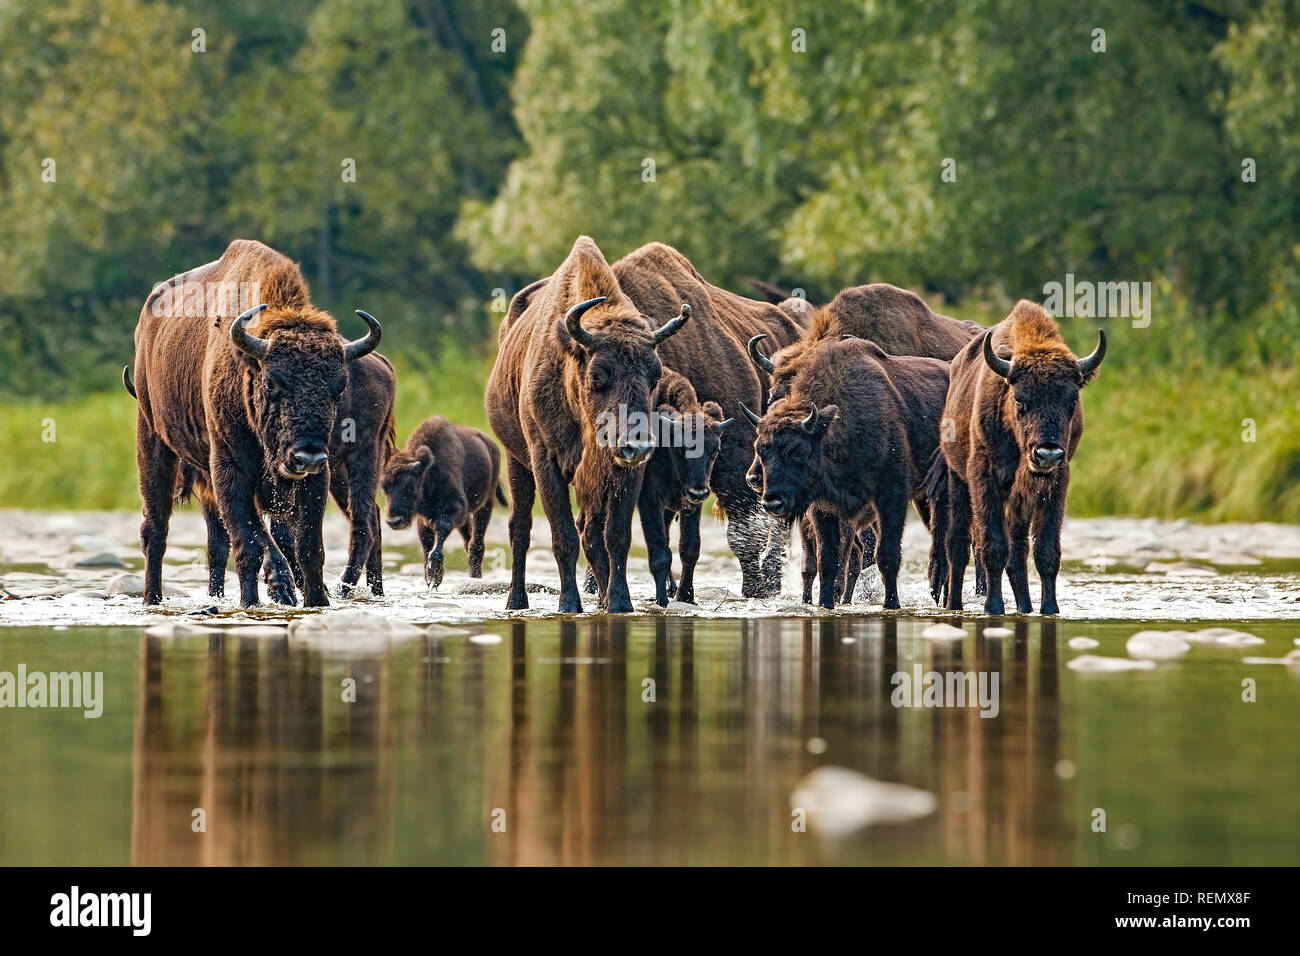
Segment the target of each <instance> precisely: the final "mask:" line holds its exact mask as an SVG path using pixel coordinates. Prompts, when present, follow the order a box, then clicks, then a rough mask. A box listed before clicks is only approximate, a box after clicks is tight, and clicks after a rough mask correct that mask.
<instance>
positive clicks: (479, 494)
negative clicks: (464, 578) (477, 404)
mask: <svg viewBox="0 0 1300 956" xmlns="http://www.w3.org/2000/svg"><path fill="white" fill-rule="evenodd" d="M500 474H501V452H500V450H499V449H498V448H497V445H496V442H494V441H493V440H492V439H490V438H488V436H487V435H484V434H483V433H482V432H481V431H479V430H477V429H475V428H470V427H468V426H466V425H453V424H452V423H451V422H449V421H447V419H446V418H445V417H444V416H442V415H435V416H434V417H433V418H427V419H425V420H424V421H423V422H421V423H420V425H419V426H418V427H417V428H416V429H415V431H413V432H411V437H410V438H408V439H407V441H406V445H405V447H404V448H402V449H401V450H399V451H395V452H393V454H392V455H391V456H390V457H389V459H388V464H387V465H386V466H385V467H384V482H383V483H384V497H385V498H387V499H388V524H389V527H391V528H394V529H397V530H399V531H400V530H402V529H404V528H409V527H410V526H411V521H412V520H413V519H414V521H415V523H416V527H417V530H418V532H419V535H420V549H421V551H423V553H424V581H425V583H426V584H429V585H432V586H433V587H435V588H436V587H438V585H440V584H442V572H443V557H442V546H443V543H444V542H445V541H446V540H447V536H448V535H449V534H451V532H452V531H453V530H455V531H459V532H460V534H461V537H462V538H463V539H464V541H465V552H466V554H467V555H468V557H469V576H470V577H471V578H481V577H482V576H483V548H484V538H485V537H486V535H487V528H488V522H489V521H491V520H492V496H493V494H494V493H495V495H496V497H497V500H499V501H500V502H501V503H502V504H506V499H505V496H504V495H503V494H502V492H501V486H500V485H499V483H498V482H499V477H500Z"/></svg>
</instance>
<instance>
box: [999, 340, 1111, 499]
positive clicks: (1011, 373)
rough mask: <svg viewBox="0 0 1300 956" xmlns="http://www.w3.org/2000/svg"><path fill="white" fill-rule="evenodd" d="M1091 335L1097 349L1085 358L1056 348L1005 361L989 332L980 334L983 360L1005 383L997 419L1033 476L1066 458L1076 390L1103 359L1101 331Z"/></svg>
mask: <svg viewBox="0 0 1300 956" xmlns="http://www.w3.org/2000/svg"><path fill="white" fill-rule="evenodd" d="M1097 335H1098V341H1097V347H1096V348H1095V349H1093V351H1092V354H1091V355H1088V356H1086V357H1085V358H1081V359H1076V358H1075V357H1074V356H1073V355H1072V354H1070V352H1069V350H1068V349H1065V348H1064V347H1058V348H1042V349H1036V350H1032V351H1026V352H1025V353H1024V354H1023V355H1015V356H1013V357H1012V358H1011V359H1006V358H1004V357H1002V356H1000V355H998V354H997V352H995V351H994V349H993V330H992V329H990V330H989V331H987V332H985V333H984V362H985V364H986V365H988V367H989V368H991V369H992V370H993V371H994V372H996V373H997V374H998V375H1000V376H1001V377H1002V378H1004V379H1006V381H1007V386H1008V387H1007V389H1006V396H1005V398H1004V399H1003V401H1004V403H1005V404H1004V405H1003V408H1002V420H1003V422H1005V423H1006V424H1007V426H1008V427H1009V428H1010V430H1011V431H1012V432H1013V433H1014V434H1015V436H1016V441H1017V442H1018V443H1019V445H1020V449H1021V451H1022V452H1023V453H1024V456H1025V464H1026V466H1027V467H1028V468H1029V470H1030V471H1031V472H1033V473H1034V474H1037V475H1050V474H1052V473H1053V472H1054V471H1056V469H1057V468H1059V467H1060V466H1061V465H1062V464H1063V463H1064V462H1065V460H1066V457H1067V455H1068V452H1067V449H1068V448H1070V447H1071V445H1072V442H1073V438H1074V429H1075V427H1077V423H1078V421H1079V418H1078V416H1077V415H1076V412H1077V411H1078V407H1079V389H1081V388H1083V386H1085V385H1087V384H1088V383H1089V382H1090V381H1092V378H1093V376H1094V375H1095V374H1096V372H1097V367H1098V366H1099V365H1101V361H1102V359H1104V358H1105V357H1106V333H1105V332H1104V331H1099V332H1098V333H1097Z"/></svg>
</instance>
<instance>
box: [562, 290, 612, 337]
mask: <svg viewBox="0 0 1300 956" xmlns="http://www.w3.org/2000/svg"><path fill="white" fill-rule="evenodd" d="M604 301H605V296H603V295H598V296H596V298H594V299H588V300H587V301H586V302H579V303H578V304H577V305H575V306H574V307H573V308H571V309H570V310H569V311H568V312H565V313H564V327H565V328H566V329H568V330H569V336H570V337H571V338H572V339H573V341H575V342H577V343H578V344H579V345H581V346H582V347H583V348H588V349H594V348H595V347H596V337H595V336H594V335H592V334H591V333H590V332H588V331H587V330H586V329H584V328H583V327H582V323H581V322H580V321H578V320H579V319H581V318H582V314H583V313H584V312H586V311H587V310H588V309H590V308H591V307H592V306H593V305H600V303H602V302H604Z"/></svg>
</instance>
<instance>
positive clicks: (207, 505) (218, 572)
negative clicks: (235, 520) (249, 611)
mask: <svg viewBox="0 0 1300 956" xmlns="http://www.w3.org/2000/svg"><path fill="white" fill-rule="evenodd" d="M201 507H202V509H203V523H204V524H205V525H207V528H208V596H209V597H224V596H225V594H226V562H227V561H229V560H230V535H229V534H228V533H227V532H226V526H225V524H224V523H223V522H222V520H221V512H219V511H218V510H217V503H216V502H215V501H213V500H212V499H210V498H208V497H206V496H205V497H204V498H203V499H202V502H201Z"/></svg>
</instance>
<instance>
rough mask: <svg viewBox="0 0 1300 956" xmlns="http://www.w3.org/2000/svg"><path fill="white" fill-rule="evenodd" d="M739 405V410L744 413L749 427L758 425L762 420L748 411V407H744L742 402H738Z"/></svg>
mask: <svg viewBox="0 0 1300 956" xmlns="http://www.w3.org/2000/svg"><path fill="white" fill-rule="evenodd" d="M739 404H740V410H741V411H742V412H744V413H745V417H746V418H748V419H749V422H750V424H751V425H758V423H759V422H761V421H762V420H763V419H761V418H759V417H758V416H757V415H755V414H754V413H753V412H751V411H750V410H749V406H748V405H746V404H745V403H744V402H740V403H739Z"/></svg>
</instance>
